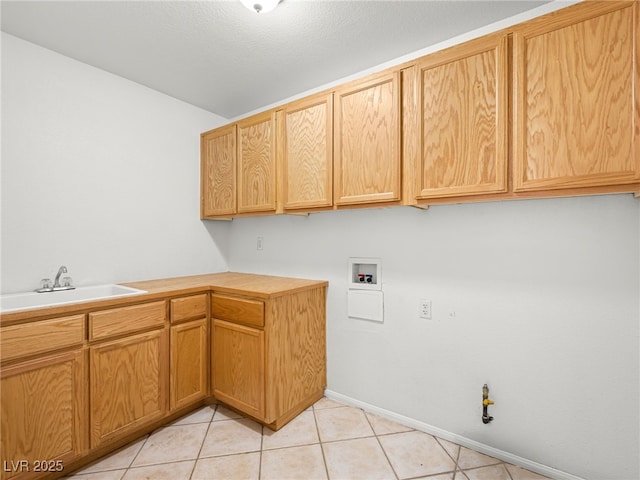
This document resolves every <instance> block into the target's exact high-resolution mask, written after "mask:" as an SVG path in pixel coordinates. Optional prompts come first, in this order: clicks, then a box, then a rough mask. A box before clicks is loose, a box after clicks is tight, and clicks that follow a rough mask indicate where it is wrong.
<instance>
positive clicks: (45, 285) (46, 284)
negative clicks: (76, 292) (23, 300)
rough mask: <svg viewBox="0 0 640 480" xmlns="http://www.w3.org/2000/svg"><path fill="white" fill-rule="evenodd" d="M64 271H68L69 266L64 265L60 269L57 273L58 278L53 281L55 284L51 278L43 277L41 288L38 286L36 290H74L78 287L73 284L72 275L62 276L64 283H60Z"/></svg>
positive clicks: (43, 291)
mask: <svg viewBox="0 0 640 480" xmlns="http://www.w3.org/2000/svg"><path fill="white" fill-rule="evenodd" d="M63 273H67V267H65V266H64V265H62V266H61V267H60V268H59V269H58V273H56V278H55V280H54V281H53V286H52V285H51V280H50V279H48V278H43V279H42V280H40V288H38V289H37V290H36V292H38V293H45V292H58V291H60V290H73V289H75V288H76V287H74V286H73V285H71V277H63V278H62V283H63V285H60V276H61V275H62V274H63Z"/></svg>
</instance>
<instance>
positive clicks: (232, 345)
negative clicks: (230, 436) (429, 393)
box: [212, 320, 264, 419]
mask: <svg viewBox="0 0 640 480" xmlns="http://www.w3.org/2000/svg"><path fill="white" fill-rule="evenodd" d="M212 345H213V358H212V360H213V361H212V369H213V372H212V373H213V375H212V384H213V395H214V396H215V397H216V398H217V399H219V400H221V401H222V402H224V403H227V404H229V405H231V406H232V407H235V408H237V409H239V410H242V411H243V412H246V413H247V414H249V415H251V416H253V417H256V418H258V419H263V418H264V332H263V331H262V330H258V329H256V328H250V327H245V326H243V325H237V324H234V323H231V322H225V321H223V320H214V321H213V339H212Z"/></svg>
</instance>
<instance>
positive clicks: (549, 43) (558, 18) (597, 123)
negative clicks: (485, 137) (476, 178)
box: [514, 2, 640, 191]
mask: <svg viewBox="0 0 640 480" xmlns="http://www.w3.org/2000/svg"><path fill="white" fill-rule="evenodd" d="M639 7H640V5H638V3H637V2H584V3H581V4H578V5H576V6H574V7H569V8H567V9H563V10H561V11H558V12H555V13H554V14H550V15H547V16H545V17H542V18H540V19H535V20H532V21H529V22H526V23H524V24H522V25H520V26H518V27H516V28H515V31H514V62H515V64H514V67H515V68H514V82H515V85H514V87H515V101H514V107H515V111H514V113H515V135H514V142H515V159H514V190H515V191H527V190H548V189H562V188H571V187H594V186H603V185H620V184H628V183H634V182H638V181H639V180H640V128H639V125H640V99H639V97H640V94H639V92H640V67H639V63H640V42H639V40H638V35H639V34H640V33H639V32H640V21H639V15H640V14H639V10H640V8H639Z"/></svg>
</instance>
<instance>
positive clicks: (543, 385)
mask: <svg viewBox="0 0 640 480" xmlns="http://www.w3.org/2000/svg"><path fill="white" fill-rule="evenodd" d="M639 213H640V202H639V201H638V200H636V199H634V198H633V197H632V196H631V195H615V196H602V197H585V198H568V199H547V200H531V201H511V202H496V203H484V204H467V205H449V206H436V207H432V208H430V209H429V210H427V211H420V210H417V209H412V208H410V207H395V208H388V209H367V210H347V211H339V212H324V213H316V214H311V215H310V216H309V217H293V216H280V217H264V218H258V217H256V218H243V219H235V220H234V221H233V224H232V227H231V235H230V239H229V246H230V249H229V257H228V261H229V266H230V268H231V270H237V271H250V272H264V273H272V274H282V275H291V276H301V277H309V278H318V279H326V280H329V282H330V287H329V294H328V312H327V313H328V318H327V331H328V340H327V341H328V345H327V352H328V383H329V384H328V389H329V390H331V391H333V392H336V393H338V394H341V395H345V396H347V397H349V398H352V399H356V400H358V401H361V402H366V403H368V404H371V405H374V406H376V407H380V408H383V409H386V410H389V411H391V412H395V413H398V414H400V415H404V416H407V417H410V418H412V419H416V420H418V421H420V422H424V423H426V424H428V425H430V426H434V427H437V428H440V429H444V430H445V431H447V432H452V433H454V434H456V435H460V436H462V437H465V438H468V439H471V440H475V441H478V442H481V443H483V444H486V445H489V446H491V447H494V448H497V449H500V450H502V451H504V452H509V453H511V454H514V455H517V456H519V457H523V458H525V459H529V460H532V461H534V462H537V463H540V464H542V465H546V466H549V467H552V468H555V469H558V470H561V471H565V472H569V473H571V474H573V475H577V476H581V477H583V478H586V479H592V480H605V479H606V480H614V479H615V480H632V479H637V478H640V472H639V470H638V461H639V458H638V449H639V444H638V435H639V422H640V418H639V412H638V406H639V404H640V397H639V377H640V372H639V360H640V359H639V350H640V348H639V342H638V335H639V318H640V312H639V309H640V307H639V297H638V292H639V288H640V285H639V283H640V280H639V277H640V271H639V260H640V259H639V256H640V254H639V244H640V233H639V228H640V221H639ZM258 235H260V236H263V238H264V250H262V251H257V250H256V237H257V236H258ZM350 256H356V257H380V258H381V259H382V280H383V290H384V295H385V296H384V305H385V320H384V323H383V324H376V323H372V322H367V321H362V320H355V319H349V318H348V317H347V313H346V278H347V261H348V257H350ZM421 297H424V298H428V299H431V300H432V302H433V303H432V305H433V319H432V320H421V319H419V318H418V312H417V310H418V299H419V298H421ZM451 312H455V317H454V318H450V317H449V314H450V313H451ZM485 382H486V383H488V384H489V386H490V388H491V395H492V397H493V398H494V400H495V402H496V404H495V406H493V407H491V412H490V413H491V414H492V415H494V416H495V420H494V422H493V423H491V424H490V425H484V424H482V422H481V418H480V416H481V405H480V402H481V388H482V385H483V384H484V383H485Z"/></svg>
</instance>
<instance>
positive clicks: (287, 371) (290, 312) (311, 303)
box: [265, 287, 327, 426]
mask: <svg viewBox="0 0 640 480" xmlns="http://www.w3.org/2000/svg"><path fill="white" fill-rule="evenodd" d="M268 315H270V317H271V318H272V319H273V320H272V321H270V322H269V325H270V328H269V331H268V342H267V345H268V347H267V348H268V351H267V354H266V362H267V368H266V373H267V380H266V382H265V383H266V398H267V405H266V417H267V418H270V419H279V418H282V417H286V416H287V415H288V414H290V412H292V411H294V413H296V414H297V412H296V411H295V409H296V407H299V406H300V405H305V404H307V403H308V402H309V401H310V399H311V398H313V397H314V395H315V396H319V397H320V396H322V395H323V393H324V388H325V387H326V385H327V373H326V364H327V354H326V347H325V346H326V331H325V323H326V288H324V287H322V288H314V289H309V290H307V291H304V292H299V293H295V294H291V295H283V296H280V297H278V298H275V299H273V300H272V301H271V302H269V307H268ZM278 426H280V425H278Z"/></svg>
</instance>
